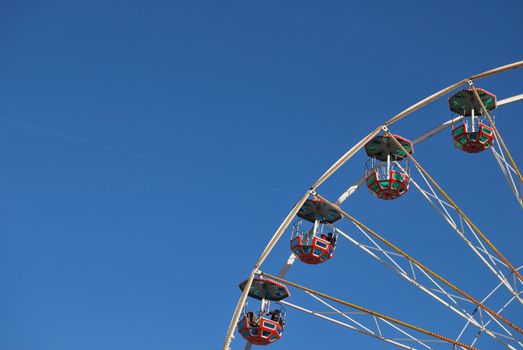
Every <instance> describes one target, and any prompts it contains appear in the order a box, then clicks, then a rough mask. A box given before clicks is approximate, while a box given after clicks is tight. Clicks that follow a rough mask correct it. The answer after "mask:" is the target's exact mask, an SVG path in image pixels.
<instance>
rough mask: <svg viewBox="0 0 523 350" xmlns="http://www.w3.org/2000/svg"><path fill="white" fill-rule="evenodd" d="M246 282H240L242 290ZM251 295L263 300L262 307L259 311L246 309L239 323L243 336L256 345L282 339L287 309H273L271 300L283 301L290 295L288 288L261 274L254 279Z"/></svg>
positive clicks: (239, 329) (250, 290)
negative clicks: (271, 308)
mask: <svg viewBox="0 0 523 350" xmlns="http://www.w3.org/2000/svg"><path fill="white" fill-rule="evenodd" d="M246 284H247V281H243V282H242V283H241V284H240V289H241V290H242V291H243V290H244V289H245V285H246ZM249 296H250V297H251V298H254V299H258V300H261V308H260V310H259V312H257V313H254V312H252V311H246V310H244V313H243V317H242V318H241V319H240V321H239V322H238V324H237V326H238V331H239V332H240V334H241V335H242V337H243V338H245V340H247V341H248V342H249V343H251V344H254V345H268V344H271V343H273V342H275V341H277V340H278V339H280V338H281V336H282V335H283V329H284V328H285V310H284V309H283V308H274V309H273V310H272V311H271V310H270V304H269V301H281V300H283V299H285V298H287V297H288V296H290V293H289V290H288V288H287V287H286V286H285V285H283V284H281V283H279V282H277V281H274V280H272V279H269V278H264V277H262V276H260V277H257V278H255V279H254V280H253V282H252V285H251V288H250V289H249Z"/></svg>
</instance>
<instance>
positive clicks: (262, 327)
mask: <svg viewBox="0 0 523 350" xmlns="http://www.w3.org/2000/svg"><path fill="white" fill-rule="evenodd" d="M267 324H269V325H273V326H274V329H271V328H270V327H267ZM240 327H242V328H240ZM238 331H239V332H240V334H241V336H242V337H243V338H245V339H246V340H247V341H248V342H249V343H251V344H254V345H268V344H271V343H273V342H275V341H276V340H279V339H280V338H281V336H282V335H283V327H282V326H281V324H280V323H279V322H276V321H273V320H271V319H269V318H265V317H260V321H259V324H258V326H257V327H251V325H250V324H249V322H248V321H247V320H246V317H244V318H242V319H241V320H240V322H238ZM245 331H247V332H248V333H247V334H248V335H247V336H246V335H245V333H246V332H245ZM251 331H253V332H254V333H256V331H258V332H257V333H256V335H252V334H251ZM264 331H265V332H269V333H268V335H266V336H264V335H263V333H264ZM278 331H279V332H280V333H279V334H278Z"/></svg>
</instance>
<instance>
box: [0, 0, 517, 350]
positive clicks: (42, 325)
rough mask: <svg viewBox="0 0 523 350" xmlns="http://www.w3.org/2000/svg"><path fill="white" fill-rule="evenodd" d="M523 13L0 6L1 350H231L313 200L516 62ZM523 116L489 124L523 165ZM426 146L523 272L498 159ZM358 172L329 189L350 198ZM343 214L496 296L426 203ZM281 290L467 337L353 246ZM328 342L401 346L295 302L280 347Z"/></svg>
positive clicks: (506, 82) (346, 6)
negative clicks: (388, 136) (367, 141)
mask: <svg viewBox="0 0 523 350" xmlns="http://www.w3.org/2000/svg"><path fill="white" fill-rule="evenodd" d="M522 12H523V6H522V4H521V3H520V2H518V1H499V2H497V3H493V2H491V1H490V2H487V1H462V2H459V3H456V2H451V1H438V2H432V3H425V4H420V3H419V2H414V1H399V2H388V1H375V2H371V3H363V2H358V3H356V2H354V3H353V2H342V1H330V2H325V1H246V0H242V1H221V2H218V1H183V2H182V1H155V2H146V1H52V0H50V1H41V2H38V1H3V2H1V3H0V161H1V163H2V167H1V174H2V176H1V179H2V181H1V184H0V197H1V198H2V200H1V201H0V212H1V213H2V219H1V224H0V228H1V232H0V276H2V283H1V284H0V310H1V316H0V348H1V349H6V350H44V349H45V350H47V349H49V350H51V349H52V350H61V349H75V350H82V349H100V350H102V349H111V350H117V349H126V350H134V349H137V350H138V349H155V350H163V349H210V348H219V347H220V346H221V344H222V342H223V338H224V336H225V332H226V329H227V326H228V324H229V320H230V317H231V316H232V312H233V309H234V306H235V305H236V302H237V300H238V297H239V295H240V294H239V289H238V287H237V284H238V283H239V282H241V281H242V280H243V279H244V278H246V277H247V275H248V273H249V272H250V269H251V268H252V266H253V265H254V263H255V262H256V260H257V258H258V256H259V254H260V253H261V251H262V250H263V248H264V247H265V245H266V243H267V242H268V240H269V238H270V237H271V236H272V234H273V232H274V231H275V229H276V228H277V227H278V226H279V224H280V222H281V221H282V220H283V218H284V217H285V215H286V214H287V212H288V211H289V210H290V209H291V207H292V205H293V204H294V203H295V202H296V201H297V200H298V199H299V198H300V197H301V195H302V194H303V193H304V191H305V190H306V189H307V188H309V186H310V185H311V184H312V183H313V182H314V180H315V179H316V178H318V177H319V176H320V175H321V174H322V173H323V171H324V170H325V169H327V168H328V167H329V166H330V164H332V163H333V162H334V161H335V160H336V159H337V158H338V157H339V156H340V155H341V154H342V153H343V152H344V151H345V150H346V149H348V148H349V147H350V146H351V145H353V144H354V143H355V142H357V141H358V140H359V139H361V138H362V137H363V136H364V135H366V134H367V133H368V132H369V131H370V130H372V129H374V128H375V127H376V126H377V125H379V124H380V123H382V122H383V121H385V120H386V119H388V118H389V117H391V116H392V115H394V114H396V113H397V112H399V111H401V110H403V109H404V108H406V107H408V106H409V105H411V104H413V103H415V102H416V101H418V100H420V99H421V98H424V97H425V96H427V95H429V94H431V93H432V92H434V91H436V90H438V89H440V88H442V87H445V86H447V85H450V84H451V83H453V82H455V81H458V80H460V79H462V78H464V77H466V76H469V75H471V74H475V73H479V72H482V71H485V70H487V69H490V68H493V67H497V66H500V65H503V64H507V63H511V62H514V61H518V60H521V59H522V57H523V46H522V45H521V36H522V34H523V24H522V22H521V13H522ZM522 81H523V70H521V71H512V72H508V73H506V74H504V75H502V76H496V77H492V78H488V79H485V80H484V81H481V82H478V83H477V86H478V87H484V88H485V89H487V90H490V91H492V92H493V93H495V94H497V95H498V97H499V98H505V97H508V96H512V95H516V94H519V93H522V92H523V88H522V84H521V82H522ZM522 110H523V105H522V104H521V103H520V104H519V105H518V104H513V105H510V106H506V107H503V109H501V108H500V109H499V112H497V113H496V114H497V116H498V127H499V129H500V132H501V133H502V135H503V136H504V138H505V141H506V142H507V144H508V146H509V147H510V149H511V151H512V153H513V156H514V158H515V159H516V161H517V162H518V164H520V166H522V164H523V141H522V140H521V137H520V135H521V131H522V128H521V124H520V123H521V118H520V117H521V113H522ZM449 117H450V112H449V111H448V109H447V106H446V98H443V99H441V100H439V101H437V102H436V103H434V104H433V105H431V106H429V107H427V108H426V109H423V110H422V111H419V112H417V113H416V114H415V115H413V116H412V118H409V119H406V120H404V121H401V122H399V123H398V124H397V125H395V126H394V128H393V131H394V132H396V133H399V134H401V135H404V136H406V137H408V138H414V137H416V136H417V135H419V134H422V133H423V132H424V131H425V130H428V129H430V128H432V127H434V126H436V125H438V124H439V123H441V122H443V121H445V120H447V119H449ZM415 152H416V153H415V155H416V157H417V158H419V160H420V162H422V164H423V165H425V166H426V168H427V169H428V170H429V171H430V172H431V173H432V174H433V175H434V177H435V178H436V179H437V180H438V181H440V182H441V183H442V185H443V186H444V188H446V189H448V192H449V193H450V194H451V196H452V197H453V198H455V199H456V201H457V202H458V203H459V204H460V205H462V206H463V209H464V210H465V212H467V213H470V216H471V218H472V219H473V220H474V221H475V222H477V223H478V226H480V227H481V228H482V229H484V231H485V232H486V233H487V235H488V236H489V237H490V238H492V240H493V241H494V242H495V244H496V245H497V246H498V247H499V248H500V250H501V251H502V252H504V253H505V255H506V256H507V257H508V258H509V260H511V261H512V262H513V264H515V265H518V266H519V265H521V264H523V256H522V249H521V246H522V244H523V238H522V236H521V225H522V224H523V217H522V215H521V208H520V207H519V206H518V205H517V203H516V201H515V200H514V198H513V196H512V193H511V192H510V191H509V189H508V187H507V186H506V183H505V182H504V179H503V177H502V176H501V174H500V171H499V169H498V168H497V166H496V164H495V161H494V159H493V158H492V157H491V155H490V154H480V155H477V156H471V155H467V154H464V153H460V152H458V151H457V150H455V149H453V147H452V146H451V140H450V136H448V134H442V135H439V136H437V137H435V138H434V139H432V140H431V141H430V142H427V143H424V144H422V145H420V146H419V147H418V148H416V151H415ZM364 164H365V157H364V155H362V154H360V155H358V156H357V157H355V159H354V161H351V162H350V163H349V164H347V166H346V167H344V168H343V169H342V170H341V171H340V172H339V173H338V174H337V175H336V176H334V177H333V178H332V181H330V182H329V183H327V184H325V186H324V191H321V192H322V193H323V194H324V195H326V196H327V197H329V198H332V199H335V198H336V197H337V195H338V194H339V193H341V192H342V191H343V190H344V189H345V188H346V187H347V186H348V185H349V184H351V183H352V182H353V181H354V180H355V179H356V178H358V177H359V176H360V175H361V174H362V172H363V170H364ZM344 208H345V209H347V210H348V211H349V212H350V213H352V214H354V215H355V216H356V217H358V218H361V219H362V220H363V221H364V222H365V223H367V224H369V225H370V226H371V227H373V228H375V229H376V230H378V231H379V232H381V233H383V234H384V235H385V236H387V237H388V238H390V239H391V240H393V241H394V242H395V243H397V244H398V245H400V246H401V247H404V248H405V249H406V250H408V251H409V252H411V253H412V254H413V255H414V256H416V257H418V258H419V259H420V260H422V261H423V262H424V263H426V264H428V265H429V266H431V267H433V268H434V269H435V270H436V271H438V272H441V273H442V274H443V275H445V276H446V277H448V278H449V279H450V280H451V281H454V282H456V283H457V284H458V285H459V286H462V287H463V288H464V289H465V290H467V291H469V292H470V293H471V294H472V295H474V296H477V297H478V298H480V297H482V296H484V295H485V294H486V293H487V292H488V291H489V290H490V289H492V288H493V287H494V286H495V285H496V280H495V278H494V277H493V276H492V275H490V274H489V273H488V272H486V269H485V268H484V267H483V266H482V265H481V264H480V263H479V260H478V258H477V257H475V256H473V255H472V254H471V253H470V251H469V250H467V249H466V247H465V245H464V244H463V242H462V241H460V240H459V239H458V238H457V236H456V235H455V234H454V233H453V232H452V231H451V230H450V229H449V228H448V226H446V225H444V224H443V222H442V220H441V219H440V218H439V217H438V216H437V214H436V213H435V212H434V211H433V210H431V208H430V206H429V205H428V204H427V203H425V202H424V201H423V199H422V197H421V196H420V195H419V194H418V193H416V192H415V191H411V192H409V193H408V194H407V195H406V196H405V197H404V198H401V199H399V200H397V201H394V202H380V201H379V200H377V199H375V198H372V197H371V196H370V194H369V193H368V192H367V191H365V190H362V191H359V192H357V194H356V195H355V196H354V197H353V198H351V199H350V202H347V204H346V206H345V207H344ZM347 227H350V226H347ZM289 234H290V233H286V234H285V236H284V238H283V239H282V241H281V242H280V243H279V244H278V246H277V247H276V249H275V250H274V252H273V254H272V255H271V256H270V257H269V259H268V260H267V263H266V265H265V267H264V269H266V270H267V271H268V272H272V273H277V272H278V270H279V267H280V266H281V265H282V264H283V262H284V261H285V259H286V258H287V256H288V254H289V249H288V237H289ZM288 278H289V279H291V280H295V281H298V282H300V283H303V284H305V285H308V286H311V287H313V288H316V289H318V290H322V291H325V292H328V293H330V294H333V295H336V296H339V297H342V298H345V299H347V300H350V301H353V302H356V303H358V304H361V305H364V306H366V307H369V308H372V309H376V310H380V311H382V312H385V313H388V314H391V315H392V316H395V317H398V318H401V319H404V320H407V321H410V322H412V323H415V324H417V325H420V326H423V327H426V328H430V329H432V330H435V331H438V332H441V333H443V334H445V335H449V336H456V335H457V334H458V333H459V325H462V324H463V322H462V320H460V319H457V318H456V317H455V316H453V315H451V314H449V312H448V311H447V310H445V309H444V308H443V307H442V306H440V305H437V304H435V303H434V302H433V301H431V300H430V299H429V298H427V297H426V296H425V295H423V294H422V293H420V292H419V291H418V290H416V289H415V288H413V287H411V286H409V285H408V284H406V283H405V282H403V281H401V280H399V279H398V278H397V276H395V275H393V273H392V272H390V271H389V270H387V269H386V268H384V267H383V266H381V265H379V264H378V263H376V262H375V261H373V260H371V259H370V258H369V257H368V256H366V255H364V254H362V253H361V252H360V251H358V250H356V249H355V248H354V247H353V246H351V245H350V244H349V243H347V242H343V241H342V242H341V244H340V245H339V247H338V250H337V252H336V256H335V258H334V260H333V261H330V262H328V263H326V264H324V265H321V266H312V267H311V266H303V265H297V266H295V267H293V269H292V270H291V272H290V273H289V275H288ZM458 282H459V283H458ZM505 297H506V295H505ZM293 298H295V299H293V300H294V301H295V302H297V303H298V302H300V301H301V300H302V299H304V298H303V296H301V294H300V293H299V292H298V291H293ZM500 298H501V297H500ZM500 300H501V299H500ZM290 301H292V300H290ZM496 302H500V301H496ZM251 305H252V306H255V305H256V304H255V303H251ZM493 306H495V305H493ZM513 306H514V309H510V310H508V311H507V317H509V316H510V317H511V319H512V320H513V321H514V322H516V323H518V322H519V325H523V317H522V315H523V313H522V312H521V310H522V308H521V305H513ZM518 308H519V309H518ZM483 340H484V339H482V340H481V341H483ZM483 344H485V345H484V346H487V347H488V348H489V349H496V346H498V345H497V344H496V343H492V342H490V340H489V339H486V340H485V343H483ZM480 345H481V343H480ZM319 346H321V347H323V348H324V347H328V348H329V349H342V348H343V349H345V348H347V347H352V348H355V349H364V348H371V347H372V348H373V349H392V348H393V347H392V346H390V345H387V344H384V343H381V342H379V341H376V340H374V339H371V338H367V337H365V336H363V335H360V334H357V333H354V332H350V331H348V330H345V329H341V328H337V327H335V326H332V325H330V324H327V323H325V322H322V321H319V320H317V319H315V318H312V317H311V316H307V315H303V314H301V313H298V312H296V311H289V315H288V327H287V329H286V333H285V335H284V337H283V338H282V339H281V340H280V341H279V342H278V343H276V344H273V345H271V348H274V349H295V348H296V349H297V348H301V349H310V348H316V347H319ZM241 348H243V343H242V342H241V341H236V342H234V343H233V349H241Z"/></svg>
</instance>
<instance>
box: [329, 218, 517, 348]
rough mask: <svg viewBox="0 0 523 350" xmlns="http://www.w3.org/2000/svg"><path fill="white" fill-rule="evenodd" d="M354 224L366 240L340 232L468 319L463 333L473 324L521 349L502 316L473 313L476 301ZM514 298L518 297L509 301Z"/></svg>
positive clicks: (492, 336)
mask: <svg viewBox="0 0 523 350" xmlns="http://www.w3.org/2000/svg"><path fill="white" fill-rule="evenodd" d="M353 224H354V226H355V227H356V228H357V229H358V231H359V232H360V233H361V234H362V238H363V241H364V242H360V241H358V240H357V239H356V237H354V235H348V234H346V233H345V232H343V231H341V230H340V229H338V228H336V231H337V232H338V234H339V235H340V236H342V237H344V238H346V239H347V240H348V241H349V242H350V243H352V244H354V245H355V246H356V247H358V248H359V249H361V250H362V251H364V252H365V253H366V254H368V255H370V256H371V257H372V258H374V259H375V260H377V261H379V262H380V263H382V264H383V265H385V266H387V267H388V268H389V269H391V270H392V271H394V272H396V273H397V274H398V275H399V276H400V277H402V278H403V279H405V280H406V281H408V282H410V283H411V284H412V285H413V286H415V287H416V288H418V289H420V290H421V291H423V292H424V293H425V294H427V295H428V296H430V297H431V298H433V299H434V300H436V301H437V302H439V303H440V304H442V305H444V306H445V307H446V308H448V309H449V310H451V311H452V312H454V313H455V314H456V315H458V316H460V317H461V318H463V319H464V320H465V321H466V326H465V327H464V329H463V330H462V331H461V332H460V337H461V336H463V334H464V332H465V329H466V328H468V327H469V326H470V325H472V326H474V327H476V328H478V334H481V333H485V334H487V335H488V336H489V337H491V338H492V339H494V340H496V341H497V342H499V343H500V344H502V345H504V346H505V347H506V348H508V349H512V350H515V349H518V346H519V348H523V341H522V340H520V339H518V338H516V337H515V336H514V334H513V333H512V332H511V331H510V330H509V329H507V327H505V325H503V324H502V323H500V322H499V320H497V319H496V318H493V317H492V316H490V315H489V314H487V313H480V312H478V311H474V312H471V313H469V312H468V311H467V309H470V308H473V309H476V305H474V304H473V303H472V302H470V301H469V300H467V299H465V298H463V297H462V296H459V295H455V294H452V293H451V292H450V291H449V288H448V287H446V286H444V285H442V284H440V283H438V282H437V281H436V280H435V279H434V278H433V277H432V276H430V275H429V274H428V273H427V272H425V271H424V270H423V269H421V268H420V267H418V266H417V265H415V264H413V263H412V262H411V261H409V260H408V259H406V258H405V257H404V256H402V255H401V254H398V253H396V252H393V251H389V250H386V249H384V248H383V247H382V246H381V245H380V244H379V243H378V242H377V241H376V240H375V239H373V238H372V237H371V235H369V234H368V233H367V232H366V231H365V230H364V229H363V228H362V227H360V226H359V225H357V224H355V223H353ZM498 289H499V286H498V287H496V288H495V289H494V290H493V291H492V292H491V293H489V295H488V296H487V297H486V298H484V301H486V300H487V299H488V298H490V297H491V296H492V295H493V294H494V292H495V291H497V290H498ZM520 294H521V292H520ZM514 299H515V297H513V298H512V299H511V300H510V301H509V304H510V303H511V302H512V301H513V300H514ZM507 306H508V304H507ZM503 310H504V308H502V309H501V310H500V311H503ZM492 322H494V324H495V325H497V326H499V328H501V330H502V332H503V333H500V332H496V331H493V330H490V329H488V328H487V326H488V325H490V324H491V323H492Z"/></svg>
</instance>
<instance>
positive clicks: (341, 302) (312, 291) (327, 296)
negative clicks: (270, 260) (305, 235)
mask: <svg viewBox="0 0 523 350" xmlns="http://www.w3.org/2000/svg"><path fill="white" fill-rule="evenodd" d="M262 275H264V276H267V277H269V278H272V279H274V280H276V281H278V282H281V283H284V284H286V285H289V286H292V287H295V288H298V289H301V290H303V291H305V292H309V293H311V294H314V295H317V296H320V297H322V298H325V299H328V300H331V301H334V302H336V303H339V304H342V305H345V306H347V307H350V308H352V309H355V310H358V311H361V312H364V313H366V314H369V315H372V316H376V317H379V318H382V319H384V320H387V321H390V322H393V323H396V324H399V325H401V326H403V327H406V328H409V329H412V330H415V331H417V332H420V333H423V334H426V335H429V336H431V337H433V338H436V339H439V340H443V341H445V342H447V343H451V344H454V345H457V346H460V347H462V348H465V349H468V350H477V349H476V348H474V347H472V346H470V345H468V344H464V343H462V342H459V341H457V340H454V339H452V338H449V337H446V336H444V335H441V334H438V333H436V332H432V331H429V330H426V329H424V328H421V327H418V326H415V325H412V324H410V323H407V322H404V321H401V320H398V319H396V318H393V317H390V316H387V315H384V314H382V313H379V312H376V311H373V310H370V309H367V308H364V307H362V306H359V305H357V304H354V303H350V302H348V301H345V300H342V299H339V298H336V297H333V296H330V295H328V294H325V293H322V292H319V291H316V290H314V289H310V288H307V287H304V286H302V285H299V284H298V283H294V282H291V281H287V280H284V279H283V278H279V277H278V276H273V275H271V274H268V273H266V272H262Z"/></svg>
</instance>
